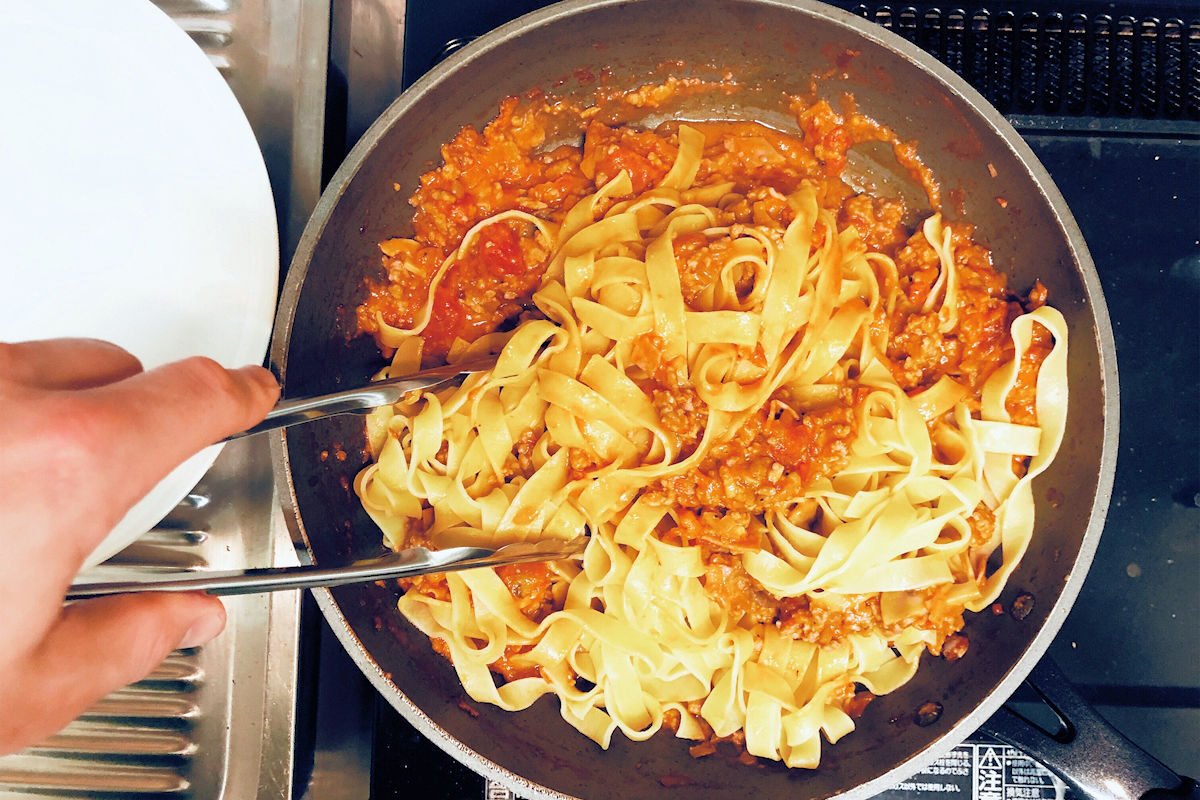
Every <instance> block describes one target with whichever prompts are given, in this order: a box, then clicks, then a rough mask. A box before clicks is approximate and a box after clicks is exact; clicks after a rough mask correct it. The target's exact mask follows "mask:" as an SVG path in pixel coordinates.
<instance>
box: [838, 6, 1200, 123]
mask: <svg viewBox="0 0 1200 800" xmlns="http://www.w3.org/2000/svg"><path fill="white" fill-rule="evenodd" d="M835 4H836V5H839V6H841V7H843V8H845V9H847V10H849V11H852V12H853V13H855V14H858V15H859V16H861V17H864V18H865V19H869V20H872V21H874V22H877V23H878V24H880V25H882V26H883V27H885V28H888V29H890V30H892V31H895V32H896V33H898V34H900V35H901V36H903V37H904V38H906V39H908V40H909V41H911V42H913V43H914V44H916V45H918V46H920V47H921V48H923V49H925V50H926V51H928V52H929V53H930V54H931V55H933V56H935V57H936V58H938V60H940V61H942V62H943V63H945V64H946V65H947V66H949V67H950V68H951V69H953V70H954V71H955V72H957V73H958V74H959V75H961V76H962V77H963V78H965V79H966V80H967V81H968V82H969V83H971V85H973V86H974V87H975V88H976V89H978V90H979V91H980V92H982V93H983V94H984V95H985V96H986V97H987V99H988V100H989V101H991V102H992V104H993V105H995V106H996V107H997V108H998V109H1000V110H1001V111H1002V112H1004V113H1006V114H1047V115H1070V116H1095V117H1108V116H1112V117H1132V118H1142V119H1171V120H1182V119H1191V120H1197V119H1200V9H1198V7H1197V6H1196V5H1195V3H1179V4H1177V5H1174V4H1166V5H1163V6H1162V7H1155V8H1151V7H1147V6H1146V4H1144V3H1138V4H1135V3H1125V4H1124V6H1125V7H1122V4H1121V3H1115V4H1105V6H1106V7H1105V8H1104V10H1095V4H1093V6H1092V7H1091V8H1089V7H1088V6H1086V5H1083V6H1080V5H1078V4H1073V3H1063V4H1062V6H1061V7H1060V8H1059V9H1057V10H1054V9H1053V8H1051V10H1047V6H1048V5H1049V4H1045V3H1043V4H1040V5H1039V8H1038V10H1033V9H1031V8H1027V6H1028V4H1026V3H1021V4H1016V3H1013V4H999V3H997V4H996V5H997V6H1003V7H1007V10H995V11H992V10H989V9H987V8H984V7H959V6H952V5H951V6H946V5H943V6H935V5H934V4H931V3H922V4H915V5H907V4H885V3H849V2H845V1H844V0H841V1H840V2H838V1H837V0H835ZM1014 6H1015V7H1016V8H1015V9H1013V8H1012V7H1014Z"/></svg>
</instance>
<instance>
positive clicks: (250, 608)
mask: <svg viewBox="0 0 1200 800" xmlns="http://www.w3.org/2000/svg"><path fill="white" fill-rule="evenodd" d="M158 4H159V5H160V7H162V8H163V10H164V11H166V12H167V13H168V14H170V15H171V16H172V17H173V18H174V19H175V20H176V21H177V22H178V23H179V24H180V26H181V27H183V28H184V29H185V30H186V31H187V32H188V33H189V34H190V35H191V36H192V38H193V39H194V40H195V41H196V42H197V43H198V44H200V46H201V47H202V48H203V49H204V50H205V52H206V53H207V54H208V55H209V58H210V59H211V60H212V62H213V63H214V65H215V66H216V67H217V68H218V69H219V70H220V71H221V73H222V75H224V77H225V78H226V79H227V80H228V82H229V85H230V87H231V88H232V89H233V91H234V94H235V95H236V96H237V98H238V100H239V102H240V103H241V104H242V107H243V109H244V110H245V111H246V115H247V117H248V118H249V120H250V123H251V126H252V127H253V128H254V131H255V134H256V136H257V137H258V140H259V144H260V146H261V147H262V151H263V157H264V159H265V161H266V164H267V170H268V173H269V175H270V178H271V185H272V189H273V191H274V194H275V202H276V208H277V210H278V217H279V226H280V245H281V251H282V254H283V264H286V263H287V261H288V260H290V257H291V253H292V250H293V249H294V248H295V244H296V241H297V240H298V239H299V236H300V233H301V231H302V229H303V226H304V223H305V221H307V219H308V215H309V214H310V213H311V211H312V207H313V205H314V204H315V203H316V200H317V197H318V195H319V193H320V169H321V158H322V139H323V131H324V114H325V81H326V64H327V57H328V36H329V19H330V4H329V0H301V1H300V2H297V1H296V0H241V2H233V1H232V0H158ZM281 274H282V271H281ZM295 562H296V552H295V549H294V547H293V545H292V542H291V540H290V538H289V536H288V533H287V529H286V526H285V525H284V522H283V517H282V513H281V512H280V510H279V504H278V502H277V498H276V496H275V489H274V483H273V480H272V474H271V457H270V448H269V446H268V444H267V441H266V440H265V438H264V437H255V438H252V439H245V440H241V441H238V442H234V443H232V444H230V445H228V446H227V447H226V448H225V450H224V451H223V452H222V454H221V456H220V458H218V459H217V461H216V463H215V464H214V466H213V468H212V469H211V470H210V471H209V472H208V474H207V475H206V476H205V477H204V479H203V480H202V481H201V483H200V484H199V485H198V486H197V487H196V489H195V490H194V491H193V492H192V494H190V495H189V496H188V497H187V498H186V499H185V500H184V502H182V503H181V504H180V505H179V506H178V507H177V508H176V509H175V510H174V511H173V512H172V513H171V514H170V515H168V516H167V518H166V519H164V520H163V521H162V523H160V525H159V526H158V527H156V528H155V529H154V530H152V531H150V532H149V533H148V534H146V535H145V536H144V537H143V538H142V539H141V540H140V541H138V542H137V543H135V544H134V545H132V546H131V547H129V548H128V549H127V550H125V551H124V552H123V553H120V554H118V555H117V556H115V557H114V558H113V559H111V560H110V561H108V562H106V563H105V564H103V565H101V566H100V567H97V568H96V571H95V576H96V577H100V575H101V574H103V577H104V578H105V579H111V580H118V579H122V578H128V577H132V576H134V575H136V574H138V573H142V574H145V573H146V572H154V571H169V570H180V569H183V570H207V569H218V570H219V569H230V568H234V567H242V566H272V565H284V564H289V563H295ZM300 602H301V598H300V595H299V594H298V593H296V592H282V593H277V594H273V595H261V596H246V597H237V598H230V599H228V600H226V608H227V609H228V613H229V624H228V627H227V629H226V631H225V632H224V633H223V634H222V635H221V636H220V637H218V638H217V639H216V640H214V641H213V642H212V643H210V644H208V645H206V646H204V647H202V648H196V649H192V650H185V651H178V652H176V653H174V654H173V655H172V656H171V657H170V658H168V659H167V661H166V662H164V663H163V664H162V665H161V666H160V667H159V668H158V669H157V670H155V672H154V673H153V674H152V675H151V676H150V677H148V678H147V679H146V680H144V681H141V682H139V683H137V684H134V685H133V686H130V687H127V688H125V689H122V690H120V691H118V692H115V693H113V694H112V695H109V696H108V697H106V698H105V699H103V700H101V701H100V702H99V703H98V704H97V705H96V706H95V707H94V708H92V709H91V710H89V711H88V712H87V713H86V714H84V716H83V717H82V718H81V719H79V720H77V721H76V722H74V723H72V724H71V725H69V726H68V727H67V728H66V729H65V730H63V731H62V732H61V733H59V734H57V735H55V736H53V737H51V738H50V739H48V740H46V741H45V742H42V743H41V744H39V745H37V746H35V747H32V748H30V749H28V750H26V751H24V752H22V753H18V754H15V755H12V756H7V757H4V758H0V798H2V799H3V800H15V798H28V797H30V796H37V797H43V798H44V797H47V796H49V797H64V798H78V797H93V796H97V795H103V796H120V797H164V796H169V797H194V798H202V799H203V800H216V799H218V798H238V799H239V800H240V799H241V798H253V797H259V798H288V797H290V796H291V793H292V782H293V753H294V741H293V739H294V736H295V719H294V717H295V713H296V696H295V692H296V668H297V658H298V635H299V633H298V632H299V617H300Z"/></svg>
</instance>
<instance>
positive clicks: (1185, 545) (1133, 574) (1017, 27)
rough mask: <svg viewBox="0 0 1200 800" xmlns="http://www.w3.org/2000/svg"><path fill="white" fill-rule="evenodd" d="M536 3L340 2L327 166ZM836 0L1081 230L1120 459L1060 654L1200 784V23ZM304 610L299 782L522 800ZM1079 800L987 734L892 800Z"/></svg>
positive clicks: (1055, 10)
mask: <svg viewBox="0 0 1200 800" xmlns="http://www.w3.org/2000/svg"><path fill="white" fill-rule="evenodd" d="M542 5H544V3H537V2H528V1H527V0H520V1H518V2H509V3H487V2H478V1H476V0H454V1H453V2H449V1H448V0H439V1H438V2H433V1H432V0H423V1H422V0H408V2H404V0H391V1H390V2H382V3H381V2H378V0H375V1H373V2H366V1H365V0H349V1H348V2H344V3H340V4H335V8H334V16H333V25H332V37H331V40H330V42H331V55H330V59H331V61H330V81H329V86H330V93H329V103H328V106H327V111H328V112H329V122H328V124H327V127H326V132H327V136H326V152H325V157H326V175H329V174H331V173H332V171H333V169H335V168H336V167H337V165H338V164H339V163H340V161H341V158H342V156H344V154H345V152H346V151H347V150H348V149H349V147H350V146H352V145H353V143H354V142H355V141H357V139H358V138H359V137H360V136H361V135H362V133H363V132H364V131H365V130H366V129H367V127H368V126H369V125H370V123H371V122H372V121H373V120H374V119H375V117H376V116H377V115H378V114H379V113H380V112H381V111H382V110H383V109H384V108H386V107H387V105H388V104H390V102H391V101H392V100H394V99H395V97H396V96H397V95H398V94H399V93H400V92H401V91H402V90H403V89H405V88H407V87H408V86H409V85H411V84H412V83H413V82H414V81H415V80H416V79H417V78H419V77H420V76H421V75H422V74H424V72H425V71H427V70H428V69H429V68H430V67H432V66H433V65H434V64H436V63H437V62H438V61H440V60H441V59H442V58H445V57H446V56H447V55H449V54H450V53H452V52H454V51H455V50H457V49H458V48H459V47H462V46H464V45H465V44H467V43H468V42H470V41H471V40H472V39H473V38H474V37H476V36H478V35H480V34H482V33H485V32H486V31H488V30H490V29H491V28H494V27H496V26H498V25H500V24H503V23H504V22H507V21H508V20H510V19H512V18H514V17H516V16H519V15H520V14H522V13H525V12H528V11H531V10H533V9H535V8H538V7H540V6H542ZM838 5H841V6H842V7H843V8H845V9H846V10H849V11H851V12H853V13H856V14H859V15H861V16H863V17H865V18H867V19H870V20H873V21H874V22H876V23H878V24H880V25H882V26H884V27H887V28H890V29H892V30H894V31H895V32H897V33H899V34H900V35H902V36H904V37H905V38H907V39H909V40H910V41H912V42H914V43H916V44H918V45H919V46H921V47H922V48H924V49H926V50H927V51H929V52H930V53H932V54H933V55H935V56H936V57H938V58H939V59H940V60H942V61H943V62H944V63H946V64H947V65H949V66H950V67H951V68H952V69H954V70H955V71H956V72H958V73H959V74H960V75H962V76H963V77H964V78H966V79H967V80H968V81H969V82H971V83H972V84H973V85H974V86H975V87H976V88H977V89H979V90H980V91H981V92H983V93H984V94H985V95H986V96H987V97H988V99H989V100H991V101H992V103H993V104H995V105H996V106H997V107H998V108H999V109H1000V110H1001V111H1002V112H1004V113H1005V114H1006V115H1007V116H1008V117H1009V119H1010V121H1012V123H1013V124H1014V126H1015V127H1016V128H1017V130H1018V131H1019V132H1021V134H1022V135H1023V136H1024V138H1025V139H1026V141H1028V142H1029V144H1030V146H1031V147H1032V148H1033V149H1034V152H1035V153H1036V154H1037V156H1038V158H1040V159H1041V160H1042V163H1043V164H1045V166H1046V167H1047V169H1048V170H1049V171H1050V173H1051V175H1052V176H1053V177H1054V179H1055V182H1056V183H1057V184H1058V187H1059V188H1060V189H1061V191H1062V193H1063V195H1064V196H1065V197H1066V200H1067V202H1068V204H1069V205H1070V207H1071V209H1072V211H1073V212H1074V215H1075V217H1076V219H1077V221H1078V222H1079V225H1080V227H1081V228H1082V230H1083V234H1084V236H1085V238H1086V239H1087V242H1088V245H1089V247H1090V249H1091V252H1092V255H1093V258H1094V259H1095V262H1096V266H1097V270H1098V272H1099V273H1100V278H1101V281H1102V282H1103V285H1104V291H1105V295H1106V297H1107V299H1108V304H1109V309H1110V312H1111V314H1112V318H1113V324H1114V328H1115V331H1116V340H1117V350H1118V364H1119V368H1120V389H1121V403H1122V409H1121V420H1122V422H1121V428H1122V429H1121V450H1120V455H1119V460H1118V468H1117V476H1116V485H1115V488H1114V493H1113V503H1112V507H1111V509H1110V511H1109V515H1108V521H1107V526H1106V528H1105V533H1104V535H1103V537H1102V539H1101V543H1100V549H1099V552H1098V553H1097V555H1096V559H1095V562H1094V564H1093V566H1092V569H1091V572H1090V574H1089V577H1088V580H1087V582H1086V583H1085V585H1084V587H1083V592H1082V594H1081V595H1080V597H1079V600H1078V601H1077V602H1076V604H1075V608H1074V610H1073V612H1072V614H1071V616H1070V617H1069V618H1068V620H1067V622H1066V624H1065V625H1064V627H1063V629H1062V631H1061V633H1060V634H1059V636H1058V638H1057V640H1056V641H1055V642H1054V645H1053V646H1052V648H1051V650H1050V654H1051V656H1052V657H1053V658H1054V659H1055V660H1056V661H1057V662H1058V663H1059V665H1060V666H1061V667H1062V668H1063V670H1064V672H1065V673H1066V674H1067V676H1068V677H1069V678H1070V679H1071V680H1072V681H1073V682H1074V683H1075V685H1076V686H1077V687H1078V688H1079V689H1080V691H1081V693H1082V694H1083V695H1084V696H1085V697H1086V698H1087V699H1088V700H1089V701H1090V702H1092V703H1093V704H1095V705H1096V706H1097V708H1098V709H1099V710H1100V712H1101V713H1102V714H1103V716H1105V717H1106V718H1107V719H1108V720H1109V721H1110V722H1112V723H1113V724H1114V725H1116V726H1117V727H1118V728H1120V729H1121V730H1122V731H1123V732H1124V733H1125V734H1126V735H1127V736H1129V737H1130V738H1131V739H1132V740H1133V741H1135V742H1136V743H1138V744H1139V745H1141V746H1142V747H1144V748H1145V749H1146V750H1148V751H1149V752H1150V753H1152V754H1154V755H1155V756H1157V757H1158V758H1159V759H1160V760H1162V761H1163V762H1164V763H1166V764H1168V765H1169V766H1171V767H1172V768H1174V769H1175V770H1177V771H1179V772H1182V773H1184V774H1192V775H1195V774H1198V773H1200V751H1197V749H1196V747H1195V744H1194V743H1195V741H1196V740H1197V739H1198V738H1200V667H1198V664H1200V649H1198V646H1197V640H1196V637H1195V627H1194V626H1195V620H1196V619H1197V618H1200V582H1198V580H1197V579H1198V578H1200V573H1198V569H1200V567H1198V565H1200V540H1198V537H1197V535H1196V534H1197V531H1198V527H1200V494H1198V492H1200V457H1198V454H1200V440H1198V439H1200V437H1198V435H1197V431H1198V429H1197V425H1196V422H1197V420H1200V379H1198V377H1197V376H1198V374H1200V373H1198V370H1197V365H1198V364H1200V13H1198V12H1197V9H1196V7H1195V6H1194V5H1191V4H1189V3H1186V2H1179V3H1176V4H1174V5H1172V4H1170V3H1147V2H1140V1H1139V0H1128V2H1124V3H1115V4H1114V3H1095V2H1091V3H1089V2H1075V3H1071V4H1067V3H1043V2H1033V1H1032V0H1030V1H1027V2H1021V3H1008V4H1005V8H1004V9H1003V10H1000V11H989V10H986V9H984V8H982V7H953V8H945V7H934V6H932V5H926V4H913V5H904V6H895V5H886V4H879V3H860V4H852V3H838ZM304 619H305V629H306V631H307V632H308V633H309V634H310V635H311V636H312V637H313V638H314V639H316V640H319V648H318V649H319V650H320V654H319V658H318V659H317V662H316V666H317V669H313V670H310V671H308V672H307V673H302V678H303V679H304V680H303V681H302V687H303V686H307V687H308V688H307V689H306V690H305V691H307V693H308V698H309V701H310V702H311V703H312V705H311V706H310V707H307V708H306V709H305V713H304V714H302V717H304V718H306V719H307V722H308V723H309V724H311V729H310V731H311V732H310V737H311V741H312V743H313V748H312V751H311V755H310V754H308V753H305V752H298V755H297V758H298V762H297V763H298V766H299V767H300V774H298V776H297V777H298V780H299V784H298V785H300V786H303V785H305V780H308V781H310V783H309V784H308V785H311V787H312V789H311V790H310V791H309V794H310V795H311V796H312V797H314V798H316V797H320V798H325V797H364V796H368V795H369V796H370V797H372V798H392V797H396V798H400V797H407V796H409V795H411V794H412V792H413V791H414V790H416V791H418V792H422V793H426V794H431V795H432V796H436V797H454V798H458V797H462V798H489V799H491V800H499V799H500V798H508V797H511V795H510V794H509V793H508V791H507V790H506V789H504V788H503V787H499V786H495V785H491V784H488V783H487V782H486V781H485V780H484V779H483V778H482V777H481V776H479V775H476V774H475V773H473V772H472V771H471V770H469V769H468V768H466V767H464V766H462V765H461V764H459V763H458V762H456V761H454V760H453V759H452V758H450V757H449V756H447V755H445V754H444V753H443V752H442V751H441V750H439V749H438V748H437V747H436V746H434V745H432V744H431V743H429V742H428V741H426V740H425V739H424V738H423V737H422V736H421V735H420V734H419V733H417V732H416V731H415V730H414V729H413V728H412V727H411V726H410V725H408V723H407V722H405V721H404V720H403V719H402V718H401V717H400V716H399V714H398V713H396V712H395V711H394V710H393V709H392V708H391V707H390V706H389V705H388V704H387V702H386V701H384V700H382V699H381V698H379V697H378V696H377V695H375V694H374V692H373V691H372V690H371V689H370V688H369V687H368V686H367V684H366V682H365V680H364V679H362V678H361V676H360V675H359V674H358V672H357V670H356V668H355V667H354V665H353V664H352V662H351V661H350V660H349V658H348V657H346V656H345V655H344V653H342V652H340V649H339V646H338V644H337V642H336V641H335V640H334V639H333V637H332V635H331V634H330V633H329V632H328V630H327V629H325V628H324V624H323V621H322V620H321V619H320V618H319V615H317V614H316V613H315V608H311V607H310V608H308V609H307V610H306V612H305V616H304ZM302 694H303V693H302ZM1034 702H1035V699H1034V697H1033V695H1032V693H1029V695H1028V696H1026V695H1025V694H1023V693H1018V695H1017V697H1016V698H1014V703H1015V704H1016V705H1017V707H1018V708H1020V707H1022V705H1023V704H1025V705H1031V704H1033V703H1034ZM302 721H303V720H302ZM302 738H303V737H302ZM310 770H311V771H310ZM306 774H307V775H310V776H311V777H310V778H306V777H305V775H306ZM301 791H303V790H301ZM1070 794H1071V793H1070V791H1069V790H1067V789H1066V788H1065V787H1064V786H1063V784H1062V783H1061V782H1059V781H1058V780H1057V778H1054V777H1052V776H1051V775H1050V774H1049V773H1048V772H1047V771H1046V770H1045V769H1044V768H1043V767H1041V765H1039V764H1037V763H1035V762H1033V761H1031V760H1030V759H1028V758H1027V757H1025V756H1023V755H1022V754H1020V753H1018V752H1017V751H1015V750H1012V749H1011V748H1007V747H1004V746H1002V745H999V744H998V743H997V742H995V741H993V740H989V739H987V738H986V737H984V736H982V735H978V736H974V737H972V738H971V739H970V740H968V742H967V743H966V744H964V745H962V746H961V747H959V748H958V749H956V750H955V751H953V752H952V753H951V754H950V755H949V756H947V757H946V758H944V759H942V760H941V761H939V762H937V763H936V764H935V765H933V766H931V767H930V768H928V769H927V770H925V771H924V772H923V773H921V774H919V775H916V776H914V777H913V778H911V779H910V780H908V781H906V782H904V783H902V784H900V785H899V786H897V787H895V788H894V789H892V790H890V791H888V792H885V793H884V794H883V796H884V797H889V798H907V797H914V796H928V795H943V796H946V795H951V796H955V797H962V798H973V799H974V800H983V798H995V800H1001V798H1010V797H1011V798H1020V797H1025V798H1042V797H1045V798H1061V797H1064V796H1070Z"/></svg>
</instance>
